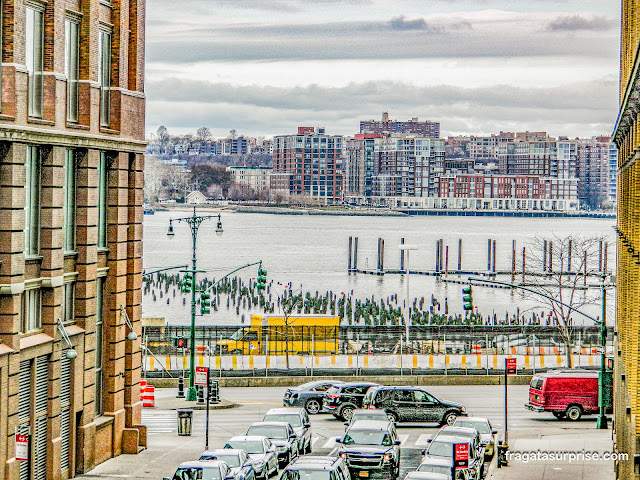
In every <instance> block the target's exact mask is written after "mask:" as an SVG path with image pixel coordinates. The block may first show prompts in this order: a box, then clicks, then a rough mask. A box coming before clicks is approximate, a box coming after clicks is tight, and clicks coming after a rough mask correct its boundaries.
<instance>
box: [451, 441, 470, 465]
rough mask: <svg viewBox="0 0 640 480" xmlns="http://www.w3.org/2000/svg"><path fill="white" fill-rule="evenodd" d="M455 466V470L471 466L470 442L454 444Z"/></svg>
mask: <svg viewBox="0 0 640 480" xmlns="http://www.w3.org/2000/svg"><path fill="white" fill-rule="evenodd" d="M453 468H454V469H455V470H460V469H463V468H469V444H468V443H454V444H453Z"/></svg>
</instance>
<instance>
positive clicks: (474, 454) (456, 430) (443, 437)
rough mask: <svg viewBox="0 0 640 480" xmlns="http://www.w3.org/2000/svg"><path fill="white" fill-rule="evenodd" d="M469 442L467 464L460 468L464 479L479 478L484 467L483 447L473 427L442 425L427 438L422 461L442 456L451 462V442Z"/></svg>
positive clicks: (476, 479)
mask: <svg viewBox="0 0 640 480" xmlns="http://www.w3.org/2000/svg"><path fill="white" fill-rule="evenodd" d="M454 443H467V444H469V466H468V468H466V469H462V472H463V473H464V475H465V477H464V478H465V479H473V480H481V479H482V476H483V469H484V448H482V446H481V445H480V434H479V433H478V431H477V430H476V429H474V428H462V427H449V426H446V427H442V428H441V429H440V430H438V432H437V433H436V434H435V435H434V436H433V438H432V439H430V440H429V447H427V449H426V450H424V455H425V456H424V458H423V462H424V461H426V460H428V459H429V458H430V457H442V458H446V459H448V461H449V464H450V465H451V464H453V444H454Z"/></svg>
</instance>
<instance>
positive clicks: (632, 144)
mask: <svg viewBox="0 0 640 480" xmlns="http://www.w3.org/2000/svg"><path fill="white" fill-rule="evenodd" d="M638 15H640V0H623V1H622V32H621V33H622V39H621V55H620V111H619V114H618V120H617V123H616V126H615V129H614V132H613V141H614V142H615V143H616V145H617V146H618V226H617V230H618V245H617V252H618V260H617V277H616V284H617V290H616V320H615V325H616V331H615V333H616V336H615V337H614V338H615V341H616V348H615V352H616V354H615V356H614V386H613V391H614V410H613V411H614V422H613V429H614V431H613V435H614V442H613V445H614V450H615V451H616V452H618V453H625V454H628V456H629V458H628V460H626V461H622V460H621V461H617V462H616V478H618V479H621V480H630V479H638V478H640V464H639V462H638V459H639V458H640V457H639V455H640V389H639V388H638V385H639V384H640V297H639V296H638V289H639V288H640V260H639V259H638V253H639V252H640V221H639V220H640V162H638V148H639V147H640V117H639V113H638V112H640V75H639V73H638V69H639V68H640V59H639V58H638V48H640V32H639V31H638Z"/></svg>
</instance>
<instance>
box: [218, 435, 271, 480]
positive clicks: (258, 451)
mask: <svg viewBox="0 0 640 480" xmlns="http://www.w3.org/2000/svg"><path fill="white" fill-rule="evenodd" d="M224 448H233V449H239V450H244V451H245V452H247V454H249V458H250V459H251V461H252V462H253V469H254V470H255V472H256V477H258V478H259V479H260V480H266V479H267V478H269V477H271V476H273V475H276V474H277V473H278V457H277V454H276V446H275V445H274V444H273V443H271V440H269V439H268V438H267V437H264V436H247V435H242V436H237V437H232V438H230V439H229V440H227V443H226V444H225V446H224Z"/></svg>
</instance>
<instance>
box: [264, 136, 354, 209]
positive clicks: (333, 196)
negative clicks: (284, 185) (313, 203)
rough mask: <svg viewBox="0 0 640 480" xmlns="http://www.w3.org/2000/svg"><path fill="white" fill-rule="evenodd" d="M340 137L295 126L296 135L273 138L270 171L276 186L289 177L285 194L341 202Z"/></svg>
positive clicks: (341, 151) (341, 140)
mask: <svg viewBox="0 0 640 480" xmlns="http://www.w3.org/2000/svg"><path fill="white" fill-rule="evenodd" d="M343 149H344V138H343V137H342V135H327V134H326V133H325V130H324V128H318V129H317V130H316V129H315V128H314V127H299V128H298V134H297V135H278V136H276V137H274V139H273V172H274V174H283V173H284V174H289V176H288V177H283V176H282V175H276V177H274V178H278V179H279V185H280V184H281V180H282V179H283V178H288V179H289V188H288V190H289V193H291V194H294V195H306V196H310V197H314V198H318V199H319V200H320V201H321V202H324V203H327V204H330V203H339V202H341V201H342V193H343V185H342V181H343V176H342V159H343Z"/></svg>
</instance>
